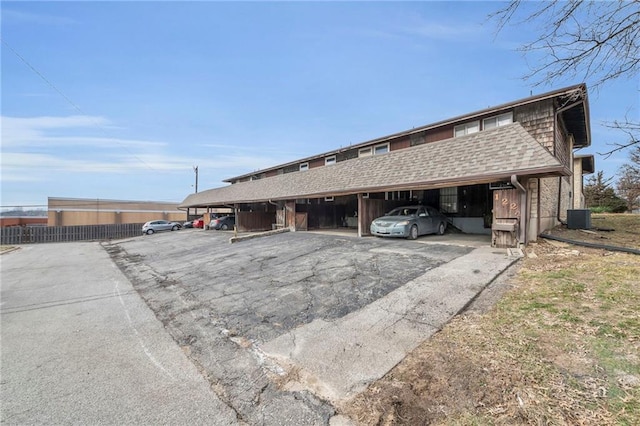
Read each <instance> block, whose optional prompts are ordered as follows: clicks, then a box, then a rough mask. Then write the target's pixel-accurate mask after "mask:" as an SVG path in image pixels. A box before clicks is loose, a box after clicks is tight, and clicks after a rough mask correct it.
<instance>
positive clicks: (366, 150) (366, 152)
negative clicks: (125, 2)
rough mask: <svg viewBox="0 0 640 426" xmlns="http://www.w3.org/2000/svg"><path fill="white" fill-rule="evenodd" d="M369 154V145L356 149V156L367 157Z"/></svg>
mask: <svg viewBox="0 0 640 426" xmlns="http://www.w3.org/2000/svg"><path fill="white" fill-rule="evenodd" d="M370 155H371V147H367V148H360V150H359V151H358V157H369V156H370Z"/></svg>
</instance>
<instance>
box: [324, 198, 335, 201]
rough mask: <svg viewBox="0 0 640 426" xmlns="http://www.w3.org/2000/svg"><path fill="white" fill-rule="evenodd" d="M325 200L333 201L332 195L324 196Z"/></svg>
mask: <svg viewBox="0 0 640 426" xmlns="http://www.w3.org/2000/svg"><path fill="white" fill-rule="evenodd" d="M324 200H325V201H333V197H324Z"/></svg>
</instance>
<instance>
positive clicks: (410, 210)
mask: <svg viewBox="0 0 640 426" xmlns="http://www.w3.org/2000/svg"><path fill="white" fill-rule="evenodd" d="M417 212H418V208H417V207H400V208H397V209H393V210H391V211H390V212H389V214H387V216H414V215H415V214H416V213H417Z"/></svg>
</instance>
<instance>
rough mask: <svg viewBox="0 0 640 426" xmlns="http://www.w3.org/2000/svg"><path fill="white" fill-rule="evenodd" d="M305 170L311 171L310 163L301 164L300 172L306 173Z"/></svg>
mask: <svg viewBox="0 0 640 426" xmlns="http://www.w3.org/2000/svg"><path fill="white" fill-rule="evenodd" d="M304 170H309V163H301V164H300V171H301V172H302V171H304Z"/></svg>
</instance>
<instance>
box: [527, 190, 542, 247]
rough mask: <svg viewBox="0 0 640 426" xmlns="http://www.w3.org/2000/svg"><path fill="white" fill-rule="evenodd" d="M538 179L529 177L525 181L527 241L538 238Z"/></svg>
mask: <svg viewBox="0 0 640 426" xmlns="http://www.w3.org/2000/svg"><path fill="white" fill-rule="evenodd" d="M539 187H540V181H539V179H529V181H528V182H527V205H528V213H529V220H528V228H527V241H536V240H537V239H538V234H539V233H540V232H539V231H538V222H539V220H540V215H539V203H538V198H539Z"/></svg>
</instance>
